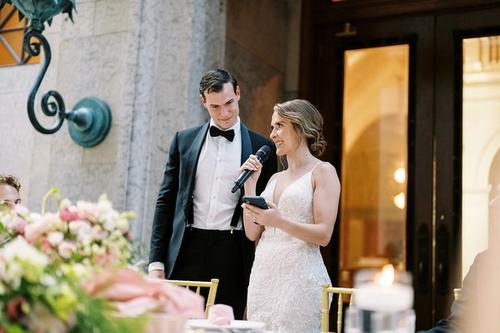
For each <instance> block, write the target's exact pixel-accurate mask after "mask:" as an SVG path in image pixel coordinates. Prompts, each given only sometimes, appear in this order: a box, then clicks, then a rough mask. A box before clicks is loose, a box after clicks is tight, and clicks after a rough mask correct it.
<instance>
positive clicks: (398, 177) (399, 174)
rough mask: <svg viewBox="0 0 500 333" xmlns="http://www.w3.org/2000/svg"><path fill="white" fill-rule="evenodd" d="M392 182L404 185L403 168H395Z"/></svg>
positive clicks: (404, 174)
mask: <svg viewBox="0 0 500 333" xmlns="http://www.w3.org/2000/svg"><path fill="white" fill-rule="evenodd" d="M394 180H395V181H396V182H398V183H399V184H404V183H405V181H406V170H405V168H397V169H396V171H394Z"/></svg>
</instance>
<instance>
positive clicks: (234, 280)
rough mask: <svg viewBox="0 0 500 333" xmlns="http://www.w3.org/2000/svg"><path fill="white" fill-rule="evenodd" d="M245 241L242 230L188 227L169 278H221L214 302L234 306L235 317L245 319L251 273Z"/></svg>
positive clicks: (199, 279) (206, 279)
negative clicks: (231, 230)
mask: <svg viewBox="0 0 500 333" xmlns="http://www.w3.org/2000/svg"><path fill="white" fill-rule="evenodd" d="M246 242H248V241H247V240H246V236H245V234H244V232H243V231H241V230H235V231H234V232H233V233H232V234H231V232H230V231H218V230H202V229H196V228H191V227H188V228H187V229H186V230H185V235H184V240H183V243H182V246H181V249H180V252H179V255H178V257H177V261H176V263H175V265H174V269H173V271H172V275H171V276H170V279H174V280H198V281H209V280H210V279H212V278H217V279H219V287H218V288H217V296H216V299H215V303H221V304H227V305H230V306H232V307H233V310H234V316H235V318H236V319H242V318H243V314H244V311H245V307H246V301H247V289H248V277H249V273H250V269H249V267H248V266H249V263H248V259H247V257H246V255H247V254H246V253H245V252H246V251H245V245H244V244H245V243H246ZM206 295H207V294H204V296H205V297H206Z"/></svg>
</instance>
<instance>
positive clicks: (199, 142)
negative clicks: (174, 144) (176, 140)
mask: <svg viewBox="0 0 500 333" xmlns="http://www.w3.org/2000/svg"><path fill="white" fill-rule="evenodd" d="M208 125H209V123H206V124H205V125H203V126H202V127H201V128H200V130H199V131H198V134H196V136H195V137H194V139H193V141H192V143H191V147H190V148H189V149H188V150H187V152H186V161H185V163H186V167H185V168H184V170H190V171H191V172H188V177H186V178H187V179H186V180H185V183H184V185H185V186H184V187H183V188H185V189H186V193H185V195H187V196H190V195H191V194H192V193H193V187H194V179H195V175H196V168H197V165H198V159H199V157H200V152H201V147H203V143H204V142H205V138H206V136H207V131H208ZM187 144H189V143H187Z"/></svg>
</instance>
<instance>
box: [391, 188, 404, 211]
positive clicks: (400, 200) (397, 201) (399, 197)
mask: <svg viewBox="0 0 500 333" xmlns="http://www.w3.org/2000/svg"><path fill="white" fill-rule="evenodd" d="M392 201H393V202H394V205H396V207H398V208H399V209H405V207H406V196H405V194H404V193H403V192H400V193H399V194H396V195H395V196H394V197H393V198H392Z"/></svg>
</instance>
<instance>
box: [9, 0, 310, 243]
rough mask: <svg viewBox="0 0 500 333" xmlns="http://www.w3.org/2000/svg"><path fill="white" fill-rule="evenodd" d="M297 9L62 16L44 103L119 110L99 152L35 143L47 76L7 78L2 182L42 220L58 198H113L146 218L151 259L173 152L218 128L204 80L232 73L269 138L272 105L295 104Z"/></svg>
mask: <svg viewBox="0 0 500 333" xmlns="http://www.w3.org/2000/svg"><path fill="white" fill-rule="evenodd" d="M298 3H300V1H284V0H280V1H271V0H259V1H251V2H249V1H246V2H243V1H237V0H226V1H215V0H211V1H205V0H183V1H178V0H148V1H142V0H79V1H78V2H77V13H76V15H75V16H74V21H75V22H74V24H73V23H72V22H71V21H70V20H69V19H68V18H66V17H65V16H64V17H63V16H62V15H59V16H57V17H56V18H55V20H54V23H53V25H52V27H50V28H47V29H46V31H45V33H44V35H45V36H46V37H47V38H48V40H49V41H50V45H51V48H52V54H53V59H52V63H51V65H50V67H49V69H48V72H47V75H46V78H45V80H44V83H43V84H42V87H41V89H40V92H39V94H38V95H39V97H40V96H41V95H43V94H44V93H45V92H47V91H48V90H50V89H55V90H58V91H59V92H60V93H61V94H62V96H63V97H64V100H65V104H66V107H67V108H71V107H72V106H73V105H75V104H76V103H77V102H78V101H79V100H80V99H81V98H83V97H86V96H96V97H99V98H101V99H103V100H104V101H106V102H107V103H108V104H109V106H110V108H111V113H112V118H113V119H112V127H111V130H110V132H109V134H108V136H107V138H106V139H105V140H104V141H103V142H102V143H101V144H99V145H98V146H96V147H93V148H82V147H80V146H78V145H76V144H75V143H74V142H73V141H72V140H71V138H70V137H69V134H68V131H67V128H66V126H67V125H66V124H65V125H63V128H62V129H61V130H60V131H59V132H58V133H56V134H53V135H43V134H40V133H38V132H36V131H35V129H34V128H33V127H32V126H31V124H30V123H29V120H28V117H27V111H26V100H27V96H28V93H29V91H30V89H31V85H32V84H33V82H34V79H35V77H36V75H37V73H38V70H39V65H24V66H14V67H5V68H0V119H1V121H0V133H1V139H0V173H12V174H15V175H17V176H19V178H20V179H21V181H22V184H23V189H22V198H23V200H24V203H25V204H26V205H27V206H28V207H29V208H30V209H32V210H35V211H38V210H39V208H40V207H39V205H40V201H41V199H42V197H43V195H44V194H45V193H46V191H47V190H48V189H49V188H50V187H51V186H56V187H58V188H59V189H60V191H61V194H62V196H64V197H68V198H70V199H71V200H78V199H85V200H92V201H94V200H96V199H97V198H98V197H99V195H100V194H101V193H107V194H108V196H109V197H110V199H111V200H112V202H113V203H114V205H115V207H116V208H117V209H119V210H125V209H126V210H133V211H135V212H136V213H137V215H138V218H137V221H136V222H135V223H134V224H133V227H132V228H133V232H134V234H135V238H136V239H137V240H138V241H140V242H141V243H142V244H144V245H145V247H147V245H148V243H149V237H150V232H151V220H152V215H153V211H154V205H155V201H156V196H157V193H158V189H159V185H160V182H161V179H162V175H163V169H164V164H165V160H166V156H167V152H168V147H169V144H170V140H171V138H172V136H173V134H174V133H175V131H177V130H180V129H184V128H188V127H191V126H194V125H197V124H200V123H202V122H204V121H205V120H206V119H207V118H208V114H207V112H206V111H205V110H204V109H203V108H202V106H201V104H200V101H199V96H198V83H199V80H200V78H201V76H202V75H203V73H204V72H205V71H206V70H208V69H210V68H214V67H222V68H227V69H229V70H230V71H233V72H234V74H235V75H236V76H237V77H238V78H239V80H240V82H241V85H242V94H243V98H242V103H241V110H242V118H243V120H244V121H245V122H247V123H248V124H249V125H250V127H253V128H256V129H257V130H259V131H260V132H262V133H263V134H265V135H267V134H268V129H269V120H270V115H271V110H272V105H274V103H276V102H277V101H279V100H281V99H282V98H283V96H287V94H288V93H287V92H286V90H285V89H289V87H290V84H289V83H287V80H289V79H290V77H293V75H289V74H287V73H293V72H298V61H297V63H296V64H294V65H292V67H291V68H292V69H291V70H290V66H289V62H290V61H289V59H290V56H289V52H287V49H286V48H287V44H290V37H289V36H288V31H289V29H290V24H291V25H295V24H296V23H297V18H298V17H299V15H300V10H299V6H298ZM290 13H293V14H292V15H291V14H290ZM226 22H227V23H226ZM255 22H259V23H258V24H255ZM266 26H269V27H272V29H271V30H269V29H265V27H266ZM226 27H227V28H226ZM257 37H258V38H257ZM295 37H297V36H294V37H292V39H291V40H292V41H294V42H291V44H293V45H295V48H296V54H298V49H297V45H298V44H297V41H298V39H297V40H296V41H295ZM292 62H293V61H292ZM291 86H292V87H293V84H292V85H291ZM293 89H294V88H292V89H291V90H293ZM39 109H40V107H39V102H37V110H39ZM40 117H41V118H43V116H42V115H41V116H40ZM44 121H46V120H44ZM51 121H52V119H49V120H48V123H49V124H50V122H51Z"/></svg>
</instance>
